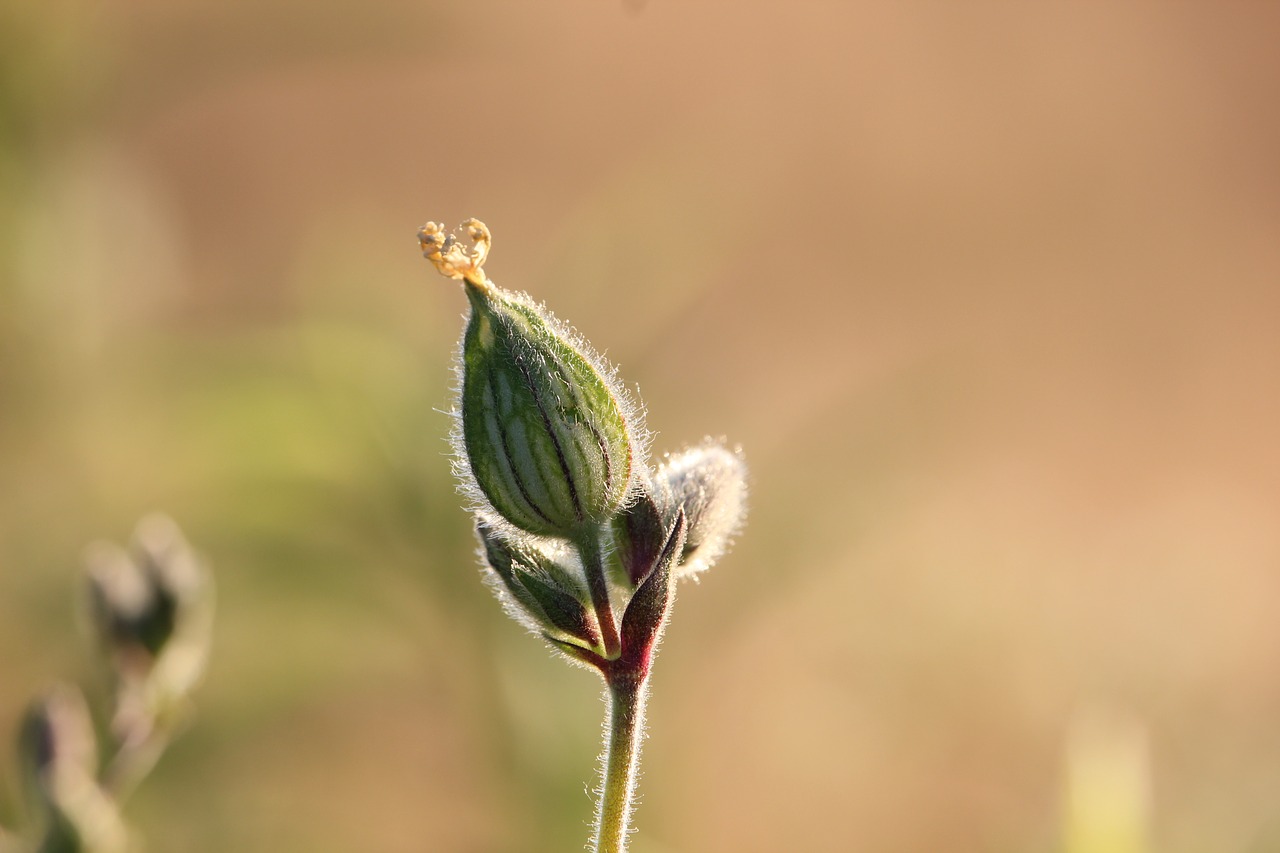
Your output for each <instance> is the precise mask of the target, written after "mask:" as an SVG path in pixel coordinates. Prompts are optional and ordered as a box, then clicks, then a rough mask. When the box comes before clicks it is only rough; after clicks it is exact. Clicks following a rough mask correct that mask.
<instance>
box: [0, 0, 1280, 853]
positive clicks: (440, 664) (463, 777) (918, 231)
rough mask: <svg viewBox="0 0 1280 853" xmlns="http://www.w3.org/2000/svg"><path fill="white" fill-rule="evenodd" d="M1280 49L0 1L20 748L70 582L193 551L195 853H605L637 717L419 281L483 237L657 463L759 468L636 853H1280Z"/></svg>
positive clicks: (1, 666)
mask: <svg viewBox="0 0 1280 853" xmlns="http://www.w3.org/2000/svg"><path fill="white" fill-rule="evenodd" d="M1278 45H1280V6H1277V5H1275V4H1269V3H1262V2H1259V3H1247V2H1241V3H1221V4H1219V3H1202V4H1194V3H1188V4H1157V3H1138V4H1121V3H1112V4H1102V3H1096V4H1095V3H1085V4H1068V3H1025V4H994V5H988V4H960V3H955V4H949V3H927V2H926V3H901V4H888V3H884V4H873V3H840V2H834V0H832V1H831V2H819V0H805V1H804V2H796V3H790V4H781V3H779V4H768V3H761V2H737V3H697V2H694V3H689V2H672V0H648V2H632V3H625V2H622V1H621V0H617V2H608V0H590V1H589V0H570V2H546V3H518V2H508V3H468V4H463V3H453V4H440V3H433V2H412V3H411V2H404V0H377V2H367V0H361V2H355V0H336V2H328V3H324V4H311V3H301V2H297V0H264V2H259V3H253V4H248V3H246V4H224V3H214V2H179V3H173V2H160V0H133V2H119V3H112V4H97V3H87V2H75V0H7V2H6V3H5V4H4V5H3V6H0V70H2V73H3V77H2V78H0V85H2V87H3V88H2V89H0V653H2V657H0V732H12V730H13V726H14V724H15V721H16V719H17V717H18V715H19V714H20V713H21V711H22V708H23V706H24V704H25V703H26V701H27V698H28V697H29V696H30V695H31V694H32V693H33V692H35V691H36V690H38V689H40V688H41V687H43V686H44V685H47V684H48V683H49V682H50V681H51V680H52V679H54V678H55V677H59V676H61V677H69V678H79V679H81V680H82V681H84V682H86V683H89V684H93V683H94V682H93V672H94V670H93V667H92V666H91V665H90V663H89V662H88V660H89V659H88V653H87V644H86V643H85V642H84V641H83V640H82V639H81V637H80V635H79V634H78V633H77V630H76V620H75V615H74V608H73V607H72V605H71V599H72V597H73V591H74V590H75V589H76V584H77V581H78V577H79V559H80V552H81V549H82V548H83V546H84V544H85V543H86V542H88V541H90V540H92V539H95V538H102V537H106V538H111V539H116V540H121V539H123V538H125V537H126V536H127V535H128V533H129V531H130V529H131V528H132V525H133V523H134V521H135V520H136V519H137V518H138V517H139V516H141V515H142V514H143V513H145V512H147V511H150V510H153V509H162V510H164V511H166V512H169V513H171V514H172V515H173V516H174V517H175V518H176V519H177V520H178V521H179V523H181V524H182V525H183V526H184V528H185V530H186V531H187V533H188V535H189V537H190V538H191V539H192V541H193V542H194V543H195V544H196V545H197V546H198V547H199V548H200V549H201V550H202V551H203V552H204V554H205V555H206V556H207V557H208V559H209V561H210V562H211V563H212V565H213V566H214V568H215V570H216V572H217V577H218V582H219V587H220V591H219V608H220V610H219V614H218V623H217V642H216V647H215V650H214V657H213V662H212V668H211V671H210V673H209V675H208V678H207V681H206V683H205V685H204V687H203V688H202V690H201V692H200V694H199V697H198V698H199V706H200V713H199V716H198V718H197V720H196V722H195V725H194V726H193V727H192V728H191V729H190V731H189V732H188V733H187V734H186V735H185V736H184V737H183V738H182V739H181V740H180V741H179V742H178V743H177V744H176V745H175V746H174V748H173V749H172V751H171V753H170V754H169V755H168V756H166V758H165V760H164V762H163V763H162V764H161V766H160V767H159V768H158V770H157V771H156V773H155V774H154V775H153V776H152V778H150V779H149V780H148V781H147V782H146V784H145V785H144V787H143V788H142V790H141V791H140V792H139V794H138V795H137V797H136V798H135V799H134V801H132V802H131V803H130V808H129V810H128V816H129V818H130V820H131V821H132V823H133V824H134V825H135V826H136V827H137V828H138V829H139V830H140V832H141V833H142V834H143V835H145V836H146V837H147V838H148V839H149V849H150V850H153V851H191V853H201V851H237V853H254V851H272V853H280V851H295V850H296V851H308V853H329V851H335V853H336V851H353V850H359V851H370V852H371V853H381V851H386V853H400V851H446V853H452V851H458V853H508V852H509V853H529V852H530V851H532V852H533V853H539V851H545V853H553V851H565V850H576V849H580V846H581V844H582V842H583V840H584V839H585V837H586V823H587V821H588V819H589V815H590V808H591V805H590V800H589V797H588V796H587V794H586V792H585V788H586V787H587V784H588V782H589V780H591V774H592V773H593V772H594V761H595V756H596V752H597V749H598V732H599V728H598V727H599V717H600V715H601V714H602V711H603V706H602V705H601V703H600V702H599V701H598V688H597V685H596V684H595V683H593V681H592V677H591V676H590V675H589V674H587V673H585V672H583V671H581V670H574V669H572V668H570V667H567V666H565V665H564V664H562V663H561V662H559V661H556V660H553V659H551V658H550V656H549V655H548V654H547V653H546V652H545V651H544V650H543V649H541V648H539V646H538V643H537V642H535V641H534V640H533V639H531V638H529V637H527V636H524V635H523V634H522V633H521V631H520V630H519V629H518V628H517V627H515V626H514V624H512V623H509V622H507V621H506V620H505V619H504V618H503V616H502V614H501V612H500V609H499V608H498V607H497V605H496V604H495V603H494V601H492V600H491V598H490V595H489V593H488V591H487V590H486V589H485V587H484V586H483V585H482V584H481V583H480V581H479V579H478V572H477V570H476V568H475V565H474V562H473V558H472V555H471V548H472V545H471V542H470V539H469V522H468V519H467V517H466V515H465V514H464V513H463V512H462V510H461V509H459V508H458V502H457V500H456V498H455V496H454V494H453V485H452V481H451V479H450V476H449V472H448V461H447V459H446V455H445V454H446V451H447V447H446V444H445V442H444V438H443V436H444V435H445V433H446V431H447V429H448V419H447V418H446V417H445V416H444V415H442V414H440V413H439V410H441V409H444V408H447V406H448V405H449V392H448V385H449V382H450V362H449V359H450V357H451V354H452V351H453V348H454V345H455V340H456V337H457V335H458V333H459V331H460V328H461V315H462V313H463V311H464V308H465V304H464V303H465V300H464V299H463V298H462V295H461V293H460V292H459V291H458V289H457V288H456V287H451V286H450V285H449V283H448V282H446V281H444V280H442V279H440V278H438V277H437V276H436V275H435V274H434V273H433V272H432V271H431V270H430V269H429V267H428V265H427V264H425V263H424V262H423V261H422V260H421V258H420V256H419V255H418V252H417V247H416V244H415V240H414V232H415V229H416V228H417V226H419V225H420V224H422V222H423V221H425V220H427V219H444V220H447V221H450V222H455V221H459V220H461V219H463V218H465V217H467V216H478V217H480V218H482V219H484V220H485V221H486V222H487V223H488V224H489V226H490V227H491V228H492V229H493V231H494V234H495V248H494V253H493V256H492V260H491V262H490V264H489V266H488V269H489V272H490V274H491V275H492V276H493V278H494V279H495V280H496V281H497V282H499V283H500V284H503V285H506V286H508V287H513V288H517V289H524V290H528V291H530V292H532V293H534V294H536V295H537V296H538V297H539V298H542V299H545V300H546V301H547V302H548V303H549V304H550V306H551V307H552V308H553V309H554V310H555V311H556V312H557V313H558V314H559V315H560V316H561V317H564V318H566V319H568V320H570V321H571V322H573V323H574V324H575V325H577V326H578V327H579V329H580V330H581V331H582V332H583V333H584V334H585V335H586V336H587V337H589V338H590V339H591V340H592V341H594V342H595V343H596V344H597V345H598V346H599V347H600V348H601V349H604V350H606V351H607V352H608V354H609V356H610V357H611V358H612V359H614V360H615V361H617V362H618V363H619V364H620V366H621V369H622V371H623V375H624V377H625V378H626V379H627V380H628V381H629V382H631V383H635V384H638V385H639V386H640V387H641V389H642V390H643V394H644V399H645V401H646V403H647V405H648V408H649V413H650V414H649V426H650V427H651V428H652V429H654V430H655V431H656V432H657V438H656V445H655V449H656V450H657V451H659V452H660V451H662V450H664V449H675V448H677V447H679V446H680V445H681V444H683V443H685V442H689V441H695V440H697V439H699V438H700V437H702V436H703V435H704V434H708V433H711V434H724V435H727V436H728V437H729V439H730V440H732V441H734V442H740V443H741V444H742V445H743V447H744V448H745V450H746V452H747V455H748V459H749V461H750V463H751V465H752V469H753V489H754V491H753V500H752V516H751V519H750V524H749V526H748V528H747V531H746V534H745V535H744V536H743V537H742V539H741V541H740V543H739V545H738V547H737V549H736V550H735V552H734V553H733V554H731V555H730V556H729V557H728V558H727V559H725V560H724V561H723V562H722V564H721V565H720V566H718V567H717V568H716V570H715V571H714V572H713V573H711V574H710V575H709V576H708V577H707V578H706V580H705V581H704V582H703V583H702V584H701V585H699V586H697V587H693V586H690V587H683V588H682V590H681V596H680V601H679V605H678V608H677V613H676V618H675V621H674V622H673V625H672V628H671V630H670V632H669V634H668V637H667V642H666V645H665V647H664V649H663V653H662V655H661V657H660V659H659V662H658V666H657V669H656V674H655V684H654V690H655V694H654V701H653V705H652V709H651V721H652V737H651V739H650V741H649V744H648V747H647V752H646V760H645V773H644V779H643V783H642V794H643V804H642V806H641V808H640V811H639V815H638V825H639V830H640V831H639V835H638V837H637V840H636V843H635V853H729V851H734V853H775V851H798V853H825V851H853V850H858V851H903V853H907V851H919V853H926V851H930V852H932V851H941V850H946V851H980V852H983V853H985V851H992V853H1006V851H1009V853H1011V852H1012V851H1022V852H1024V853H1025V851H1057V850H1068V851H1071V853H1140V851H1143V850H1151V851H1162V852H1163V851H1168V853H1192V851H1226V852H1227V853H1231V852H1233V851H1248V853H1263V851H1277V850H1280V618H1278V617H1277V612H1278V609H1280V334H1278V333H1277V330H1278V329H1280V106H1278V105H1280V49H1278V47H1277V46H1278ZM0 737H2V738H3V741H0V743H2V744H3V745H0V765H2V766H4V767H6V768H8V767H9V766H11V764H12V760H11V759H12V747H11V742H12V741H11V738H10V737H9V735H8V734H3V735H0ZM4 773H5V775H4V776H3V777H0V778H3V782H4V784H3V786H0V818H5V819H9V818H12V817H13V816H14V810H15V805H14V803H15V799H16V793H15V788H16V786H15V784H14V780H13V774H12V772H11V771H9V770H8V769H6V770H5V771H4ZM1109 821H1110V823H1108V822H1109ZM1091 822H1092V824H1095V825H1093V826H1092V828H1090V826H1091ZM1113 825H1114V826H1115V827H1120V828H1119V829H1114V830H1109V829H1108V828H1107V827H1108V826H1113ZM1099 827H1100V828H1099ZM1125 827H1127V829H1126V828H1125ZM1091 833H1092V834H1091ZM1115 838H1121V839H1127V840H1123V841H1114V839H1115ZM1107 839H1113V840H1110V841H1109V840H1107Z"/></svg>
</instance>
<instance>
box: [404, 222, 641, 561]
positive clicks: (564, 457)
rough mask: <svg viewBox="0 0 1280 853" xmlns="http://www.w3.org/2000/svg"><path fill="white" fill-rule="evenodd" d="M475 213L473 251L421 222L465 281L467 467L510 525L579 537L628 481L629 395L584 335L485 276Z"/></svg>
mask: <svg viewBox="0 0 1280 853" xmlns="http://www.w3.org/2000/svg"><path fill="white" fill-rule="evenodd" d="M467 225H468V229H469V233H470V235H471V238H472V240H473V241H474V242H475V244H476V248H475V249H474V250H472V251H471V252H470V253H469V254H468V253H466V252H464V251H463V250H462V249H461V248H460V246H459V245H458V243H457V242H456V241H455V240H453V239H452V238H445V237H443V236H442V234H441V231H440V229H439V226H437V225H435V223H428V224H427V226H425V227H424V228H423V229H422V230H421V231H420V232H419V241H420V242H421V244H422V247H423V252H424V254H425V255H426V256H427V258H428V259H429V260H431V261H432V262H433V263H434V264H435V265H436V267H437V269H439V270H440V272H441V273H443V274H445V275H448V276H450V277H453V278H461V279H462V280H463V281H464V282H465V286H466V292H467V298H468V300H469V301H470V303H471V318H470V320H469V322H468V324H467V329H466V333H465V335H464V337H463V346H462V389H461V391H462V393H461V400H460V405H459V408H460V410H461V411H460V414H461V441H460V445H461V447H460V450H461V454H460V455H461V458H462V460H463V468H464V473H465V474H466V475H467V476H468V477H469V478H470V479H471V480H473V481H474V483H475V485H476V486H477V487H478V488H479V491H480V493H481V494H482V495H483V497H484V500H485V502H487V503H488V505H489V506H490V507H491V508H492V509H493V511H494V512H495V513H496V514H497V515H499V516H500V517H501V518H503V519H504V520H505V521H506V522H508V523H509V524H511V525H512V526H514V527H517V528H519V529H521V530H525V531H528V532H530V533H534V534H537V535H539V536H554V537H561V538H567V539H575V538H577V537H579V536H580V535H583V533H584V531H586V530H589V529H590V528H592V527H596V526H598V525H600V524H602V523H604V522H606V521H608V520H609V519H610V518H611V517H612V516H613V515H614V514H615V513H616V512H617V511H618V509H619V508H620V507H621V506H622V504H623V502H624V501H625V499H626V497H627V494H628V490H629V489H630V486H631V480H632V474H633V471H634V469H635V457H636V456H637V442H636V441H635V439H634V428H633V426H632V424H631V423H630V422H629V419H628V417H627V414H626V412H627V410H628V406H627V405H626V403H625V402H624V401H625V397H624V395H623V393H622V391H621V389H620V388H619V387H618V385H617V383H616V381H615V380H614V379H613V377H612V372H611V371H610V370H609V369H608V367H607V366H605V365H604V363H603V362H602V360H601V359H600V358H599V357H598V356H596V355H595V354H594V353H592V352H591V350H590V349H589V348H588V347H587V345H586V344H585V343H584V342H582V341H580V340H579V339H578V338H577V336H575V335H574V334H573V333H572V332H571V331H569V330H568V329H567V328H565V327H563V326H561V325H560V324H559V323H558V322H557V321H556V320H555V319H554V318H553V317H552V316H551V315H550V314H549V313H548V312H547V311H546V310H545V309H544V308H542V307H541V306H540V305H537V304H536V303H534V302H533V301H532V300H530V299H528V298H527V297H524V296H522V295H518V294H514V293H510V292H508V291H505V290H502V289H500V288H498V287H496V286H495V285H493V284H492V283H491V282H490V281H489V280H488V279H487V278H486V277H485V276H484V273H483V271H482V270H481V264H483V262H484V258H485V257H486V256H487V253H488V246H489V232H488V229H487V228H485V227H484V225H483V224H482V223H479V222H477V221H476V220H469V222H468V223H467Z"/></svg>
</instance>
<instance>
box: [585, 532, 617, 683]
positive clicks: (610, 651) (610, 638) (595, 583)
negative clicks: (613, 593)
mask: <svg viewBox="0 0 1280 853" xmlns="http://www.w3.org/2000/svg"><path fill="white" fill-rule="evenodd" d="M577 546H578V553H579V554H580V555H581V556H582V567H583V569H584V570H585V571H586V574H587V589H588V590H589V591H590V592H591V604H592V606H593V607H594V608H595V611H596V620H597V621H598V622H599V623H600V639H601V641H602V642H603V643H604V656H605V657H606V658H609V659H610V660H612V659H613V658H616V657H617V656H618V653H619V650H620V649H621V647H622V645H621V643H620V642H619V640H618V625H617V623H616V622H615V621H614V618H613V605H612V604H610V603H609V582H608V580H606V579H605V575H604V554H603V553H602V551H601V549H600V534H599V532H597V531H595V530H592V531H589V532H588V533H587V535H585V536H583V537H582V538H581V539H579V541H578V542H577Z"/></svg>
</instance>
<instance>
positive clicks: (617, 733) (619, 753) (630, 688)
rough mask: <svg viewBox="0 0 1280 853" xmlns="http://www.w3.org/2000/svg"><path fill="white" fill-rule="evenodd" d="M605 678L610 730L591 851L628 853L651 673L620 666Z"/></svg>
mask: <svg viewBox="0 0 1280 853" xmlns="http://www.w3.org/2000/svg"><path fill="white" fill-rule="evenodd" d="M605 678H606V683H607V684H608V688H609V730H608V731H607V732H606V733H605V748H604V756H603V757H602V764H603V768H602V774H603V778H602V780H601V785H600V803H599V806H598V807H597V809H596V827H595V836H594V839H593V841H592V843H591V851H592V853H626V850H627V834H628V832H629V831H630V825H631V811H632V809H633V808H634V806H635V797H636V778H637V771H638V770H639V767H640V741H641V738H643V736H644V708H645V703H646V701H647V700H648V698H649V686H648V676H647V674H644V673H640V672H636V671H634V670H632V669H629V668H621V667H620V668H618V669H615V670H613V671H612V672H611V673H609V674H607V675H606V676H605Z"/></svg>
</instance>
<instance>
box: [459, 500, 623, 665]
mask: <svg viewBox="0 0 1280 853" xmlns="http://www.w3.org/2000/svg"><path fill="white" fill-rule="evenodd" d="M476 537H477V538H478V539H479V540H480V544H481V547H482V548H483V549H484V559H485V563H486V564H487V565H488V566H489V568H490V569H492V570H493V572H494V574H495V575H496V576H497V577H498V578H499V579H500V580H501V581H502V586H503V588H504V589H505V590H506V591H507V593H508V594H509V595H510V600H509V601H508V609H509V610H510V611H511V613H512V615H513V616H515V617H516V619H517V621H519V622H522V623H523V624H525V625H527V626H528V627H530V628H532V629H533V630H534V631H537V632H538V633H540V634H542V635H544V636H546V637H547V638H548V639H550V640H553V641H557V640H558V641H569V642H571V643H573V644H575V645H583V646H585V647H586V648H588V649H594V648H596V647H597V646H599V645H600V628H599V626H598V625H597V624H596V620H595V616H594V615H593V612H592V611H591V609H590V608H589V607H588V606H587V602H588V600H589V597H588V594H587V590H586V589H585V587H584V585H583V582H582V581H580V580H579V579H578V578H577V576H576V575H575V573H574V567H572V566H565V565H562V563H563V562H568V560H569V554H568V552H567V551H562V552H560V553H558V554H551V553H547V552H546V551H544V550H542V549H541V548H539V547H538V544H537V543H535V542H520V541H517V539H516V538H513V537H512V536H509V535H508V534H506V533H504V532H502V531H500V530H498V529H497V528H496V527H494V526H493V525H492V524H490V523H487V522H486V521H485V520H484V519H483V518H482V519H480V520H479V521H478V522H477V524H476ZM557 557H559V559H557ZM579 571H580V569H579Z"/></svg>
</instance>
